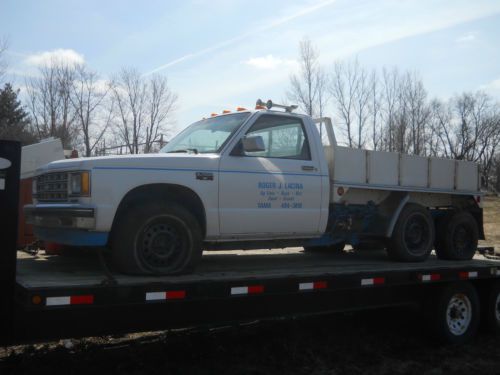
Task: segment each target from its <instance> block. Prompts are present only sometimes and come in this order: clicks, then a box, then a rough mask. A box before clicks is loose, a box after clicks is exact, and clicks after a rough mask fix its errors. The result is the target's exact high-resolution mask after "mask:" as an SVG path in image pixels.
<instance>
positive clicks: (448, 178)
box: [325, 146, 480, 195]
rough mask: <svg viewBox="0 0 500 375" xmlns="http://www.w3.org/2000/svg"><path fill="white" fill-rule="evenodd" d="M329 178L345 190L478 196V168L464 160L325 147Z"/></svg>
mask: <svg viewBox="0 0 500 375" xmlns="http://www.w3.org/2000/svg"><path fill="white" fill-rule="evenodd" d="M325 155H326V158H327V162H328V168H329V174H330V179H331V180H332V182H333V183H334V184H336V185H343V186H348V187H358V188H368V189H382V190H402V191H423V192H435V193H448V194H467V195H478V194H480V181H479V172H478V165H477V164H476V163H473V162H469V161H464V160H452V159H443V158H435V157H423V156H416V155H406V154H401V153H396V152H385V151H372V150H363V149H356V148H349V147H343V146H325Z"/></svg>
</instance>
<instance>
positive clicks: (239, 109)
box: [236, 107, 247, 112]
mask: <svg viewBox="0 0 500 375" xmlns="http://www.w3.org/2000/svg"><path fill="white" fill-rule="evenodd" d="M246 110H247V109H246V108H245V107H236V111H238V112H241V111H246Z"/></svg>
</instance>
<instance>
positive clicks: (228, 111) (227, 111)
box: [222, 109, 231, 115]
mask: <svg viewBox="0 0 500 375" xmlns="http://www.w3.org/2000/svg"><path fill="white" fill-rule="evenodd" d="M222 113H223V114H224V115H225V114H226V113H231V111H230V110H229V109H225V110H223V111H222Z"/></svg>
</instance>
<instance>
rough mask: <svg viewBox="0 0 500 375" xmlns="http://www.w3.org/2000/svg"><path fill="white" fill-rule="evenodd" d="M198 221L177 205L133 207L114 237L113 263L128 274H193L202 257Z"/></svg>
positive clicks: (121, 218)
mask: <svg viewBox="0 0 500 375" xmlns="http://www.w3.org/2000/svg"><path fill="white" fill-rule="evenodd" d="M201 241H202V235H201V229H200V225H199V224H198V221H197V220H196V218H195V217H194V216H193V215H192V214H191V213H190V212H189V211H188V210H186V209H185V208H184V207H182V206H179V205H178V204H176V203H173V202H161V203H158V202H150V203H145V204H136V205H133V206H132V207H130V208H129V209H128V210H127V211H126V212H124V213H123V214H122V216H121V217H120V218H118V221H117V223H116V224H115V226H114V228H113V233H112V237H111V247H112V262H113V265H114V266H115V267H116V268H117V269H118V270H119V271H121V272H124V273H128V274H156V275H174V274H181V273H187V272H189V271H191V270H192V269H193V268H194V266H195V264H196V263H197V261H198V260H199V259H200V257H201V254H202V249H201Z"/></svg>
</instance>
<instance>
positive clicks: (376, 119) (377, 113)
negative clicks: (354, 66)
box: [369, 70, 382, 150]
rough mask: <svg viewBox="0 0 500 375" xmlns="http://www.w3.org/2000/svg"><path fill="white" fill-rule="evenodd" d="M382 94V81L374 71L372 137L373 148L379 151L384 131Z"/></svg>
mask: <svg viewBox="0 0 500 375" xmlns="http://www.w3.org/2000/svg"><path fill="white" fill-rule="evenodd" d="M381 101H382V98H381V93H380V81H379V78H378V76H377V71H376V70H372V72H371V74H370V82H369V106H370V117H371V137H372V147H373V149H374V150H377V149H378V148H379V147H380V142H381V136H382V134H381V133H382V129H381V124H380V117H381Z"/></svg>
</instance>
